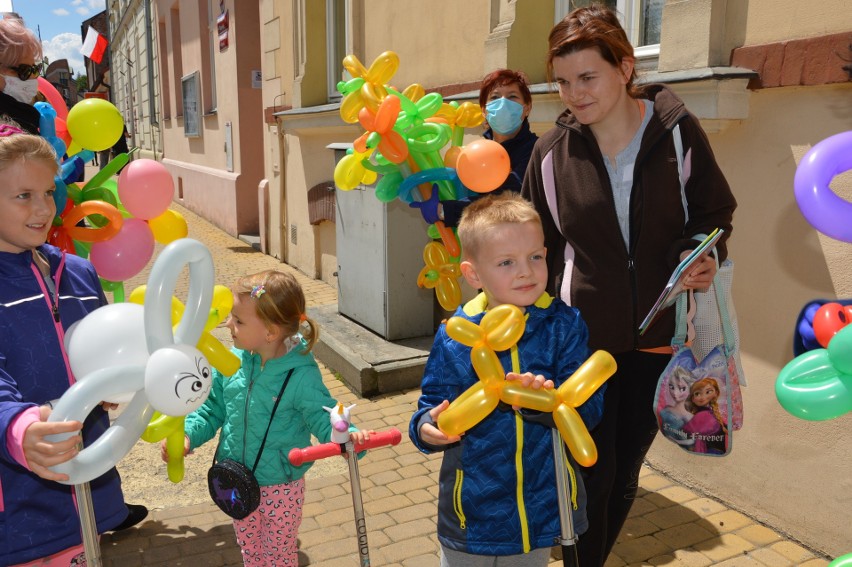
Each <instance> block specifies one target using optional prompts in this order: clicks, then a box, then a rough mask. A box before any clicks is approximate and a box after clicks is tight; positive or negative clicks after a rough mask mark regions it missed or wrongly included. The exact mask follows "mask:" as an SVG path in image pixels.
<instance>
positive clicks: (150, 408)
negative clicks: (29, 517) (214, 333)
mask: <svg viewBox="0 0 852 567" xmlns="http://www.w3.org/2000/svg"><path fill="white" fill-rule="evenodd" d="M186 265H188V266H189V276H190V281H189V284H190V286H189V296H188V299H187V303H186V308H185V310H184V313H183V316H182V317H181V320H180V323H179V324H178V327H177V330H176V331H175V334H174V335H173V334H172V323H171V303H172V302H171V298H172V295H173V294H174V291H175V283H176V281H177V278H178V275H179V274H180V273H181V271H182V270H183V268H184V266H186ZM212 300H213V258H212V257H211V255H210V251H209V250H207V248H206V247H205V246H204V245H203V244H201V243H200V242H198V241H195V240H191V239H188V238H184V239H181V240H176V241H174V242H172V243H171V244H169V245H168V246H166V247H165V248H164V249H163V251H162V252H160V255H159V256H158V257H157V260H156V261H155V263H154V266H153V268H152V269H151V275H150V276H149V278H148V286H147V288H146V292H145V305H137V304H135V303H118V304H114V305H107V306H104V307H101V308H100V309H97V310H95V311H93V312H92V313H90V314H88V315H87V316H86V317H84V318H83V319H81V320H80V321H77V322H76V323H74V324H73V325H71V326H70V327H69V328H68V330H67V331H66V334H65V346H66V351H67V352H68V359H69V363H70V365H71V370H72V372H73V373H74V376H75V378H76V379H77V382H76V383H75V384H74V385H73V386H71V387H70V388H69V389H68V390H67V391H66V392H65V394H63V396H62V398H60V400H59V402H58V403H57V404H56V407H55V408H54V410H53V412H52V413H51V415H50V417H49V418H48V421H80V422H82V421H84V420H85V419H86V416H88V415H89V413H90V412H91V411H92V410H93V409H94V408H95V406H97V405H98V404H100V403H101V402H102V401H111V402H123V401H129V404H128V406H127V407H126V408H125V409H124V411H122V412H121V415H119V416H118V418H117V419H116V420H115V423H113V425H112V426H110V427H109V428H108V429H107V430H106V432H105V433H104V434H103V435H101V436H100V437H99V438H98V439H97V440H96V441H95V442H94V443H92V445H90V446H89V447H86V448H84V449H83V450H81V451H80V452H79V453H78V454H77V455H75V456H74V458H73V459H71V460H69V461H67V462H65V463H62V464H59V465H54V466H52V467H50V469H51V470H53V471H55V472H58V473H65V474H67V475H68V476H69V479H68V480H67V481H65V482H64V483H63V484H82V483H85V482H88V481H90V480H92V479H95V478H97V477H99V476H101V475H102V474H104V473H105V472H107V471H108V470H109V469H111V468H112V467H114V466H115V465H116V463H118V461H120V460H121V459H122V458H123V457H124V456H125V455H126V454H127V453H128V452H129V451H130V449H131V448H132V447H133V445H134V444H135V443H136V441H137V440H138V439H139V438H140V437H141V436H142V434H143V433H144V432H145V428H146V427H147V426H148V423H149V422H150V421H151V417H152V416H153V414H154V408H155V407H156V409H157V410H158V411H159V412H160V413H162V414H165V415H171V416H181V415H186V414H188V413H190V412H191V411H193V410H195V409H197V408H198V407H200V406H201V404H203V403H204V401H205V400H206V399H207V396H208V395H209V394H210V385H211V382H212V373H211V369H210V363H209V362H207V359H206V358H205V357H204V356H203V355H202V354H201V353H200V352H199V351H198V350H197V349H196V348H195V346H194V345H195V344H196V343H197V342H198V340H199V338H200V337H201V333H202V332H203V331H204V324H205V323H206V321H207V316H208V314H209V312H210V305H211V303H212ZM149 398H150V399H149ZM69 436H70V434H60V435H52V436H50V438H49V439H48V440H50V441H53V442H57V441H61V440H63V439H67V438H68V437H69Z"/></svg>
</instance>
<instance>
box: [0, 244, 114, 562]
mask: <svg viewBox="0 0 852 567" xmlns="http://www.w3.org/2000/svg"><path fill="white" fill-rule="evenodd" d="M39 250H40V251H41V253H42V254H43V255H44V256H45V257H46V258H47V259H48V261H49V262H50V272H51V276H52V278H53V280H54V282H55V287H56V290H57V292H58V295H59V309H58V317H59V320H58V321H56V320H55V319H54V314H53V312H52V308H51V305H52V304H51V300H50V299H48V298H47V297H45V290H46V289H47V288H46V286H45V284H44V281H43V279H42V277H41V275H40V273H39V272H38V268H37V267H36V266H35V264H34V263H33V259H32V252H30V251H27V252H23V253H20V254H14V253H9V252H0V282H2V284H0V433H2V437H0V493H2V501H1V502H2V506H0V565H10V564H16V563H23V562H26V561H31V560H34V559H38V558H41V557H45V556H48V555H51V554H53V553H56V552H59V551H62V550H63V549H67V548H69V547H71V546H74V545H77V544H79V543H80V520H79V518H78V516H77V511H76V508H75V506H74V502H73V500H72V496H73V493H74V487H73V486H68V485H64V484H59V483H56V482H51V481H48V480H44V479H42V478H40V477H38V476H36V475H35V474H33V473H31V472H29V471H27V470H26V469H25V468H24V467H22V466H21V465H19V464H18V463H17V462H16V461H15V460H14V459H13V458H12V456H11V455H10V453H9V451H8V450H7V447H6V431H7V428H8V427H9V424H10V423H11V421H12V420H13V419H14V418H15V417H17V416H18V415H19V414H20V413H21V412H23V411H24V410H26V409H28V408H31V407H34V406H38V405H41V404H43V403H44V402H47V401H50V400H55V399H57V398H60V397H61V396H62V394H63V393H64V392H65V390H67V389H68V386H69V380H70V374H71V372H70V369H69V367H68V365H67V362H66V357H65V354H64V348H63V341H64V333H65V330H66V329H67V328H68V327H69V326H70V325H71V324H73V323H75V322H76V321H78V320H80V319H82V318H83V317H84V316H85V315H86V314H88V313H89V312H91V311H94V310H95V309H97V308H98V307H100V306H101V305H105V304H106V298H105V297H104V294H103V291H102V289H101V286H100V283H99V280H98V276H97V274H96V273H95V270H94V268H93V267H92V265H91V264H90V263H89V262H87V261H86V260H84V259H82V258H79V257H77V256H73V255H67V256H66V255H64V254H63V253H62V252H61V251H60V250H58V249H57V248H55V247H53V246H51V245H49V244H45V245H43V246H40V247H39ZM107 427H109V418H108V416H107V414H106V413H105V412H104V411H103V410H102V409H101V408H100V407H97V408H95V410H94V411H93V412H92V413H91V414H90V415H89V417H88V419H87V420H86V422H85V424H84V427H83V437H84V443H85V444H86V445H89V444H91V443H92V442H93V441H94V440H95V439H97V438H98V437H99V436H100V435H101V434H102V433H103V432H104V431H105V430H106V428H107ZM90 486H91V489H92V498H93V501H94V506H95V515H96V518H97V524H98V532H104V531H107V530H110V529H112V528H114V527H115V526H117V525H118V524H119V523H121V522H122V521H123V520H124V519H125V518H126V517H127V507H126V505H125V504H124V499H123V497H122V494H121V485H120V482H119V478H118V472H117V471H116V470H115V469H111V470H110V471H109V472H108V473H106V474H104V475H103V476H101V477H100V478H97V479H95V480H93V481H92V482H91V483H90Z"/></svg>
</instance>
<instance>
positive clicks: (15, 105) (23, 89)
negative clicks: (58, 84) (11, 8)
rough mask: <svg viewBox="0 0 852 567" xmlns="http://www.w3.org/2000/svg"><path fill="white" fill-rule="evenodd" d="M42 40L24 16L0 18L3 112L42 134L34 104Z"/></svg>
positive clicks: (25, 127)
mask: <svg viewBox="0 0 852 567" xmlns="http://www.w3.org/2000/svg"><path fill="white" fill-rule="evenodd" d="M36 61H41V42H39V40H38V38H37V37H36V36H35V34H34V33H33V32H32V31H30V30H28V29H27V28H26V26H24V22H23V21H21V19H20V18H18V17H15V16H11V15H7V16H6V17H4V18H3V19H0V115H3V116H7V117H8V118H10V119H12V120H14V121H15V122H16V123H17V124H18V125H20V126H21V127H22V128H23V129H24V130H26V131H27V132H28V133H30V134H38V122H39V117H40V116H39V113H38V111H37V110H36V109H35V108H34V107H33V100H34V99H35V96H36V94H38V75H39V66H38V65H36V64H35V62H36Z"/></svg>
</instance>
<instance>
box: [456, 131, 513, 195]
mask: <svg viewBox="0 0 852 567" xmlns="http://www.w3.org/2000/svg"><path fill="white" fill-rule="evenodd" d="M511 170H512V168H511V163H510V161H509V154H508V153H506V150H505V149H504V148H503V146H502V145H500V144H499V143H497V142H495V141H494V140H486V139H485V138H483V139H481V140H476V141H473V142H471V143H469V144H468V145H466V146H464V147H463V148H462V150H461V152H460V153H459V157H458V160H457V161H456V171H457V172H458V174H459V179H460V180H461V182H462V183H463V184H464V185H465V187H467V188H468V189H470V190H471V191H476V192H477V193H488V192H489V191H493V190H494V189H496V188H498V187H500V185H501V184H502V183H503V182H504V181H506V178H507V177H509V172H511Z"/></svg>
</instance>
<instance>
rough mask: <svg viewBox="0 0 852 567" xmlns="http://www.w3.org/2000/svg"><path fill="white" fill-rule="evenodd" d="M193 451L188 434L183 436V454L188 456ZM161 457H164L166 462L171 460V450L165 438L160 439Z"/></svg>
mask: <svg viewBox="0 0 852 567" xmlns="http://www.w3.org/2000/svg"><path fill="white" fill-rule="evenodd" d="M190 453H191V451H190V450H189V437H187V436H186V435H184V436H183V456H184V457H185V456H187V455H189V454H190ZM160 458H161V459H163V462H164V463H168V462H169V452H168V451H167V450H166V440H165V439H163V440H162V441H160Z"/></svg>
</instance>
